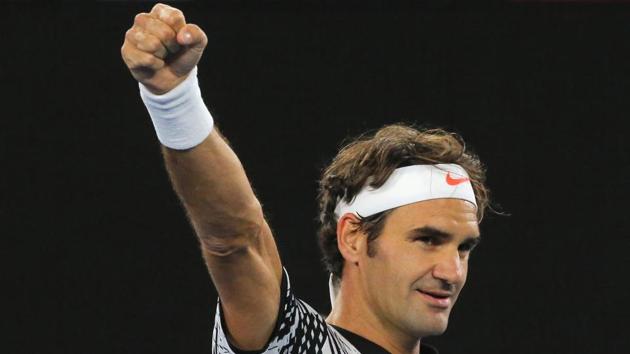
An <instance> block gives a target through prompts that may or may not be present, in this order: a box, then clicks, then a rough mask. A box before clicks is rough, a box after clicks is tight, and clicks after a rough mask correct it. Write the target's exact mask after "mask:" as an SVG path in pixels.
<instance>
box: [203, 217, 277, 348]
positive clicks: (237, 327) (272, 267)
mask: <svg viewBox="0 0 630 354" xmlns="http://www.w3.org/2000/svg"><path fill="white" fill-rule="evenodd" d="M261 215H262V213H261ZM244 238H246V239H247V240H248V242H242V243H241V242H239V244H241V246H239V247H237V248H234V249H231V250H229V251H228V252H225V253H222V254H217V253H216V252H213V251H212V250H211V249H210V247H207V246H204V245H203V244H202V250H203V255H204V259H205V260H206V264H207V266H208V270H209V272H210V276H211V277H212V281H213V283H214V285H215V287H216V289H217V292H218V293H219V297H220V298H221V305H222V311H223V314H224V318H225V324H226V327H227V328H225V330H226V334H227V335H228V336H229V338H230V340H231V342H232V344H233V345H234V346H236V347H237V348H239V349H242V350H258V349H261V348H262V347H263V346H264V345H265V344H266V343H267V341H268V339H269V337H270V336H271V334H272V333H273V331H274V327H275V324H276V321H277V318H276V317H277V315H278V307H279V305H280V286H281V281H282V265H281V262H280V257H279V255H278V250H277V247H276V243H275V241H274V238H273V235H272V233H271V229H270V228H269V226H268V224H267V223H266V222H265V221H264V219H262V222H261V224H260V228H259V230H257V235H256V236H253V237H252V235H247V236H244Z"/></svg>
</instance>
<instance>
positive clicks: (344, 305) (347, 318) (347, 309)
mask: <svg viewBox="0 0 630 354" xmlns="http://www.w3.org/2000/svg"><path fill="white" fill-rule="evenodd" d="M344 295H345V294H343V292H342V291H340V292H339V294H338V297H337V299H336V301H335V304H334V306H333V310H332V311H331V313H330V315H328V317H327V318H326V322H327V323H329V324H331V325H335V326H337V327H341V328H343V329H345V330H347V331H350V332H352V333H354V334H357V335H359V336H361V337H363V338H365V339H367V340H369V341H371V342H373V343H375V344H377V345H379V346H381V347H383V348H384V349H385V350H387V351H388V352H390V353H392V354H418V353H419V352H420V338H411V337H409V336H407V335H405V334H404V333H401V332H400V331H398V330H397V329H396V328H395V327H394V326H388V325H387V324H386V323H383V321H382V320H380V319H378V318H376V316H375V314H374V313H372V312H371V311H365V309H367V308H369V307H368V306H367V305H366V304H365V303H364V300H363V299H361V298H360V297H359V298H357V297H355V298H354V299H353V298H352V297H351V296H344ZM350 299H352V301H348V300H350Z"/></svg>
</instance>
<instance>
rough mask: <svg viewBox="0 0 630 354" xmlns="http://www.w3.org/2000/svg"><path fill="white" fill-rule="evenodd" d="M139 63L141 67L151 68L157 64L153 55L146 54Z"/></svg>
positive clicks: (139, 59)
mask: <svg viewBox="0 0 630 354" xmlns="http://www.w3.org/2000/svg"><path fill="white" fill-rule="evenodd" d="M137 63H138V65H139V66H144V67H150V66H153V65H154V64H155V58H154V57H153V56H152V55H149V54H146V55H143V56H142V57H141V58H138V60H137Z"/></svg>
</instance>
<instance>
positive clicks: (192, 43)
mask: <svg viewBox="0 0 630 354" xmlns="http://www.w3.org/2000/svg"><path fill="white" fill-rule="evenodd" d="M177 43H178V44H179V45H181V46H182V47H181V49H180V50H179V52H178V53H176V54H175V56H174V58H173V60H172V61H171V62H170V64H169V67H170V68H171V69H172V70H173V72H174V73H175V74H176V75H177V76H180V77H183V76H186V75H187V74H188V73H189V72H190V71H191V70H192V69H193V68H194V67H195V65H197V63H198V62H199V59H201V55H202V54H203V50H204V48H206V44H208V37H206V34H205V33H204V32H203V31H202V30H201V28H199V26H197V25H191V24H187V25H185V26H184V27H182V28H181V29H180V30H179V31H177Z"/></svg>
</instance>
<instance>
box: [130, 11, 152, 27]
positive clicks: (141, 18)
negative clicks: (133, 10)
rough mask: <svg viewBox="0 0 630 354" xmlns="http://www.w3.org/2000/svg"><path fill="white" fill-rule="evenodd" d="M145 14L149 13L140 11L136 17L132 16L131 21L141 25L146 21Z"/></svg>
mask: <svg viewBox="0 0 630 354" xmlns="http://www.w3.org/2000/svg"><path fill="white" fill-rule="evenodd" d="M147 16H149V14H147V13H146V12H141V13H139V14H137V15H136V17H134V19H133V22H134V23H135V24H138V25H142V24H144V23H145V22H146V20H147Z"/></svg>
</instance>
